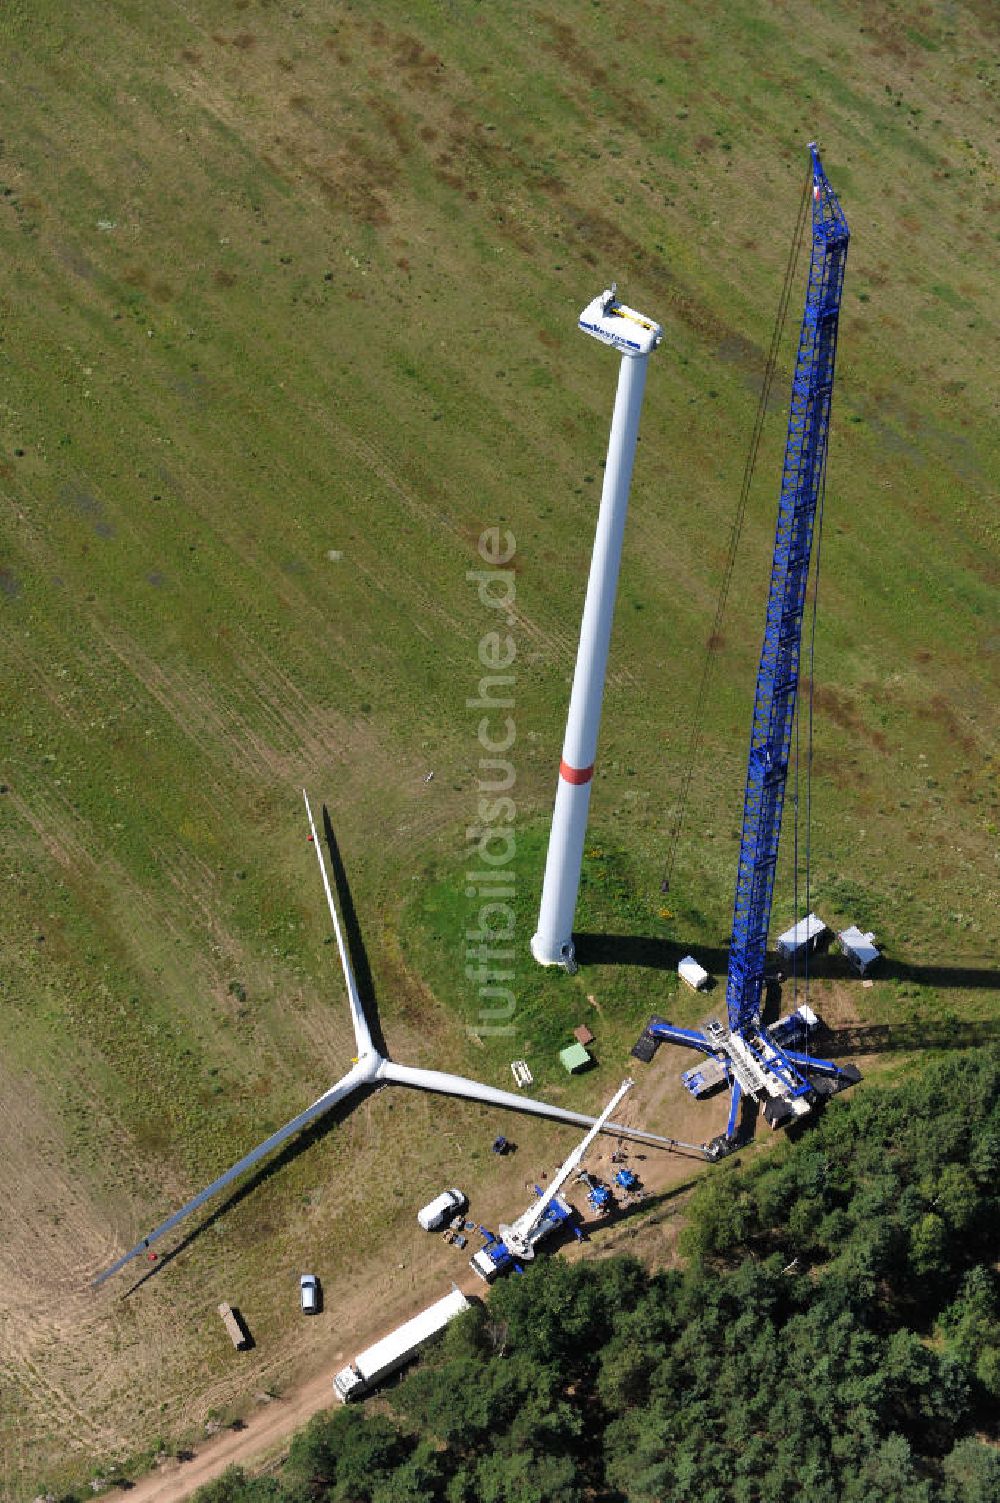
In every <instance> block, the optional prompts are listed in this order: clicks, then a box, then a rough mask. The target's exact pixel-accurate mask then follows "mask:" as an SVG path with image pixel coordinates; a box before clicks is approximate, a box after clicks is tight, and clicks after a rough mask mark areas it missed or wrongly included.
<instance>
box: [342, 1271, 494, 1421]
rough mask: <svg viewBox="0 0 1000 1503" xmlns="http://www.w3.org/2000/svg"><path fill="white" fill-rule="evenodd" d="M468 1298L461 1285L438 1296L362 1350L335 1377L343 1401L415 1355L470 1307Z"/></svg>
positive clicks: (367, 1390) (363, 1391)
mask: <svg viewBox="0 0 1000 1503" xmlns="http://www.w3.org/2000/svg"><path fill="white" fill-rule="evenodd" d="M468 1308H469V1301H468V1300H467V1299H466V1297H465V1295H464V1294H463V1293H462V1291H461V1289H457V1288H456V1289H453V1290H452V1292H451V1293H450V1294H446V1295H445V1297H444V1299H439V1300H437V1301H436V1303H435V1304H433V1305H428V1307H427V1309H426V1310H421V1312H420V1314H419V1315H414V1316H413V1318H412V1320H407V1321H405V1322H404V1323H403V1325H401V1326H397V1328H396V1329H395V1331H390V1333H389V1335H388V1336H383V1337H382V1340H381V1341H376V1342H375V1344H374V1346H370V1347H368V1348H367V1349H366V1350H365V1351H363V1352H359V1353H358V1355H357V1356H356V1357H355V1359H354V1361H353V1362H352V1363H350V1365H349V1366H347V1367H345V1368H343V1369H342V1371H341V1372H339V1373H338V1374H337V1376H336V1377H335V1378H334V1380H333V1391H334V1393H335V1394H336V1396H337V1398H338V1399H339V1400H340V1402H341V1403H342V1404H348V1403H350V1402H351V1401H352V1400H354V1399H360V1398H363V1397H364V1395H365V1394H366V1393H370V1392H371V1390H372V1389H373V1388H376V1387H377V1386H378V1384H379V1383H381V1382H383V1381H384V1380H385V1379H386V1378H388V1377H390V1376H391V1375H392V1374H393V1373H394V1372H398V1370H399V1369H400V1368H401V1367H402V1366H404V1364H405V1363H407V1362H409V1361H410V1359H411V1358H412V1357H415V1356H416V1355H417V1353H418V1352H419V1351H420V1349H421V1347H422V1346H424V1345H426V1343H427V1342H428V1341H430V1339H431V1337H432V1336H436V1335H437V1333H438V1332H439V1331H443V1330H444V1328H445V1326H446V1325H447V1324H448V1322H449V1321H451V1320H454V1319H455V1316H456V1315H461V1313H462V1311H463V1310H468Z"/></svg>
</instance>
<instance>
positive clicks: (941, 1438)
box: [198, 1049, 1000, 1503]
mask: <svg viewBox="0 0 1000 1503" xmlns="http://www.w3.org/2000/svg"><path fill="white" fill-rule="evenodd" d="M998 1182H1000V1051H998V1050H996V1049H993V1050H982V1051H978V1052H969V1053H964V1054H954V1055H949V1056H945V1057H944V1058H942V1059H941V1060H939V1061H938V1062H936V1063H934V1064H932V1065H930V1066H928V1067H927V1068H925V1069H923V1070H922V1071H921V1072H920V1073H918V1074H916V1075H914V1076H912V1077H911V1078H909V1079H907V1080H906V1081H905V1082H904V1083H903V1084H901V1085H898V1086H895V1087H891V1086H879V1087H870V1088H865V1089H862V1090H859V1091H857V1092H855V1093H852V1095H851V1096H850V1097H845V1098H841V1099H839V1100H837V1101H836V1102H834V1103H832V1104H831V1106H830V1107H829V1108H828V1109H827V1110H826V1112H825V1114H824V1115H823V1117H822V1119H821V1120H820V1121H819V1122H815V1123H813V1124H811V1125H810V1126H808V1127H807V1128H806V1129H805V1130H804V1131H802V1132H801V1135H800V1136H799V1137H798V1139H797V1140H793V1139H792V1138H791V1137H788V1138H786V1139H785V1141H783V1142H782V1143H779V1144H776V1145H775V1146H774V1150H773V1151H772V1152H770V1153H768V1154H767V1155H762V1156H761V1157H759V1158H758V1159H756V1160H755V1161H754V1162H752V1163H747V1162H743V1161H741V1160H740V1159H735V1160H733V1161H731V1162H730V1163H728V1164H726V1165H725V1166H724V1167H722V1168H721V1169H719V1170H717V1171H715V1172H714V1173H712V1174H710V1175H709V1176H708V1177H707V1178H706V1180H705V1181H704V1182H703V1184H702V1186H701V1188H700V1189H699V1190H698V1191H697V1192H696V1193H695V1195H694V1197H693V1199H692V1202H691V1206H690V1214H689V1218H688V1222H687V1225H686V1228H685V1231H684V1234H683V1239H682V1248H683V1251H684V1253H685V1265H684V1266H683V1267H682V1268H678V1269H671V1270H668V1271H665V1272H660V1273H656V1274H649V1273H648V1272H646V1270H644V1269H643V1268H642V1267H641V1266H640V1264H638V1263H637V1262H635V1261H633V1260H631V1259H626V1258H608V1259H602V1260H598V1261H595V1260H584V1261H582V1262H577V1263H572V1264H570V1263H567V1262H565V1261H563V1260H562V1259H560V1258H558V1257H554V1258H548V1259H543V1260H540V1261H539V1262H538V1263H537V1264H535V1265H533V1266H532V1267H531V1268H530V1269H529V1270H528V1272H527V1273H526V1274H525V1276H524V1277H523V1278H511V1279H508V1280H507V1281H506V1282H504V1283H501V1284H499V1285H497V1286H496V1287H495V1288H494V1289H493V1290H492V1292H491V1294H490V1296H489V1301H488V1304H486V1305H485V1306H482V1307H475V1308H473V1309H472V1310H470V1311H469V1312H468V1314H467V1315H465V1316H463V1317H462V1318H461V1319H460V1320H458V1321H456V1322H455V1323H454V1324H453V1325H452V1326H451V1327H450V1328H449V1330H448V1331H447V1333H446V1334H445V1337H444V1339H443V1341H442V1342H441V1343H440V1345H439V1346H438V1347H437V1349H436V1350H435V1351H434V1352H433V1353H432V1354H431V1355H430V1356H429V1357H428V1358H427V1360H425V1361H424V1362H423V1363H422V1364H421V1365H420V1366H419V1367H418V1368H416V1369H415V1370H413V1371H412V1372H411V1373H410V1374H409V1376H407V1377H406V1378H405V1379H404V1381H402V1382H401V1383H400V1384H399V1386H398V1387H396V1388H395V1389H393V1390H391V1391H390V1393H389V1394H388V1395H387V1403H384V1404H382V1405H381V1406H379V1407H378V1408H376V1409H372V1408H371V1407H359V1408H356V1409H337V1410H335V1411H327V1412H325V1413H323V1414H321V1415H317V1416H316V1417H315V1418H314V1420H313V1421H312V1423H311V1424H310V1425H309V1426H308V1427H307V1428H306V1429H305V1430H304V1431H302V1432H300V1433H299V1434H298V1435H297V1436H296V1437H295V1439H294V1442H293V1444H292V1447H291V1452H290V1455H289V1458H288V1461H287V1464H286V1465H285V1467H284V1468H283V1470H282V1473H281V1475H280V1477H279V1478H268V1479H262V1480H253V1479H249V1478H247V1477H245V1476H244V1475H243V1473H242V1472H240V1471H239V1470H238V1469H232V1470H231V1471H229V1472H228V1473H227V1474H226V1475H225V1476H224V1477H222V1478H220V1479H219V1480H218V1481H217V1482H216V1483H214V1484H212V1485H211V1486H209V1487H207V1488H205V1489H202V1491H201V1492H200V1493H199V1494H198V1498H199V1499H200V1503H318V1500H323V1503H327V1500H328V1503H411V1500H412V1503H417V1500H421V1503H425V1500H426V1503H437V1500H440V1503H583V1500H587V1503H691V1500H693V1499H697V1500H698V1503H779V1500H781V1503H785V1500H787V1499H788V1498H794V1497H808V1498H809V1500H810V1503H996V1500H997V1498H998V1497H1000V1451H998V1449H997V1440H998V1418H997V1417H998V1415H1000V1276H998V1266H997V1257H998V1249H1000V1199H998V1194H997V1186H998Z"/></svg>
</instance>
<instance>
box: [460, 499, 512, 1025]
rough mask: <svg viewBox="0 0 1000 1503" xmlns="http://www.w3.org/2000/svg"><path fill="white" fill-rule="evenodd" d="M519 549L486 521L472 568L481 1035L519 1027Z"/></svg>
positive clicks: (473, 920)
mask: <svg viewBox="0 0 1000 1503" xmlns="http://www.w3.org/2000/svg"><path fill="white" fill-rule="evenodd" d="M516 550H517V545H516V543H515V541H514V534H513V533H512V532H508V531H506V530H502V529H501V528H499V527H487V528H486V529H485V531H484V532H483V533H482V534H481V536H480V538H479V557H480V559H481V560H482V562H483V564H484V565H485V567H484V568H482V569H470V570H469V571H468V573H467V574H466V579H467V580H468V581H469V583H470V584H472V585H474V586H475V588H476V591H477V593H478V597H479V601H480V604H481V605H482V607H483V609H484V611H486V612H487V623H488V629H487V630H486V631H484V632H483V634H482V636H481V637H480V638H479V642H478V645H477V653H476V656H477V677H478V683H477V686H476V687H477V691H478V692H477V693H476V694H475V695H470V697H469V698H468V699H467V700H466V702H465V703H466V707H467V708H468V709H469V710H471V711H472V712H474V713H475V715H476V740H477V741H478V743H479V760H478V771H477V776H476V809H475V819H474V822H473V823H472V824H471V825H469V826H468V828H467V830H466V832H465V833H466V839H467V841H468V845H469V861H468V870H467V871H466V873H465V881H466V887H465V895H466V897H467V898H469V899H471V911H470V914H469V921H468V924H467V927H466V930H465V974H466V977H467V978H468V980H469V981H471V982H473V983H474V984H475V986H476V987H477V990H478V1002H479V1013H478V1021H477V1022H476V1023H475V1024H470V1025H469V1031H470V1032H471V1033H474V1034H476V1035H477V1036H478V1037H482V1036H483V1035H487V1034H492V1035H497V1034H500V1035H505V1034H512V1033H513V1032H514V1022H513V1018H514V1008H515V1006H516V1003H515V997H514V990H513V985H512V983H513V981H514V957H515V953H516V946H515V928H516V923H517V920H516V910H515V906H514V896H515V891H516V867H515V856H516V854H517V835H516V831H515V821H516V817H517V805H516V803H515V802H514V797H513V790H514V783H515V781H516V778H517V772H516V768H515V764H514V756H513V752H514V743H515V741H516V740H517V727H516V724H515V720H514V713H513V712H514V688H515V683H516V678H517V675H516V670H515V668H514V663H515V660H516V658H517V643H516V641H515V639H514V636H513V633H512V630H511V628H512V627H513V626H514V624H515V614H514V605H515V601H516V598H517V580H516V577H515V574H514V568H513V559H514V554H515V552H516Z"/></svg>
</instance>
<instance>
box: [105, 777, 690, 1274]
mask: <svg viewBox="0 0 1000 1503" xmlns="http://www.w3.org/2000/svg"><path fill="white" fill-rule="evenodd" d="M302 797H303V798H304V799H305V805H306V814H307V816H308V819H309V829H310V832H311V835H312V841H313V844H314V846H315V847H316V859H317V860H318V862H319V869H320V874H321V876H322V878H323V889H324V891H325V893H326V901H327V904H328V906H329V909H330V917H331V919H332V920H333V932H334V935H335V937H336V941H337V950H338V952H339V954H340V964H341V966H342V968H343V972H344V981H345V983H346V985H347V1000H348V1004H349V1006H350V1009H351V1022H352V1023H353V1025H354V1038H355V1041H356V1043H357V1050H358V1054H357V1060H356V1062H355V1064H354V1066H353V1068H352V1069H350V1070H348V1072H347V1074H346V1075H343V1076H342V1077H341V1078H340V1080H338V1081H337V1082H336V1083H335V1084H334V1085H332V1086H331V1087H330V1089H329V1090H328V1091H324V1093H323V1095H322V1096H320V1097H319V1098H318V1100H316V1101H314V1102H313V1104H312V1106H307V1107H306V1109H305V1111H304V1112H300V1113H299V1115H298V1116H297V1117H293V1118H292V1120H291V1121H290V1122H286V1123H285V1125H284V1127H279V1128H278V1130H277V1132H273V1133H272V1134H271V1136H270V1137H269V1138H265V1139H264V1141H263V1143H258V1144H257V1147H256V1148H252V1149H251V1150H250V1152H249V1153H246V1154H244V1155H243V1157H242V1158H241V1159H240V1160H239V1161H238V1163H235V1164H233V1166H232V1168H230V1169H227V1170H226V1172H225V1173H224V1174H220V1175H219V1177H218V1179H214V1180H213V1181H212V1183H211V1184H210V1185H206V1186H205V1188H204V1190H199V1192H198V1194H197V1195H194V1196H192V1198H191V1199H190V1200H189V1201H188V1202H187V1203H186V1204H185V1205H183V1206H181V1208H180V1210H179V1211H174V1213H173V1214H172V1215H171V1216H168V1217H167V1219H166V1221H161V1222H160V1225H159V1226H157V1227H154V1228H153V1230H152V1231H151V1232H149V1233H148V1234H147V1235H146V1236H145V1237H143V1238H142V1240H141V1241H140V1242H137V1243H136V1245H135V1246H134V1247H132V1248H130V1249H129V1251H128V1252H127V1253H123V1255H122V1256H121V1257H120V1258H118V1260H117V1261H116V1262H114V1263H112V1265H111V1267H110V1268H106V1269H105V1270H104V1272H103V1273H100V1274H98V1276H97V1278H96V1279H94V1286H95V1287H97V1286H98V1285H100V1284H103V1283H104V1281H105V1280H106V1279H109V1278H111V1277H112V1275H113V1274H116V1273H117V1272H118V1271H119V1270H120V1269H121V1268H124V1267H125V1264H126V1263H129V1262H131V1260H132V1259H133V1258H135V1257H138V1256H139V1254H140V1253H144V1252H146V1251H147V1250H148V1249H149V1248H150V1247H152V1245H153V1243H154V1242H157V1241H159V1239H160V1238H161V1237H163V1236H165V1235H166V1233H167V1232H169V1231H172V1230H173V1228H174V1227H175V1226H178V1225H179V1224H180V1223H181V1222H182V1221H184V1220H185V1219H186V1218H187V1217H188V1216H190V1215H191V1214H192V1213H193V1212H194V1211H197V1210H198V1208H199V1207H200V1206H203V1205H204V1204H205V1202H206V1201H208V1200H211V1198H212V1197H213V1196H214V1195H218V1194H219V1192H220V1191H221V1190H224V1189H225V1188H226V1187H227V1185H231V1184H232V1183H233V1182H234V1181H235V1180H237V1179H239V1178H240V1176H241V1175H243V1174H246V1172H247V1171H248V1170H249V1169H252V1168H253V1167H254V1165H255V1164H258V1163H260V1161H261V1160H262V1159H264V1158H266V1157H267V1156H268V1154H271V1153H273V1152H274V1151H275V1149H276V1148H280V1147H281V1145H282V1143H286V1142H287V1141H288V1139H289V1138H292V1137H294V1136H295V1134H296V1133H298V1132H301V1131H302V1129H303V1128H304V1127H307V1126H308V1125H309V1123H310V1122H315V1121H316V1120H317V1118H319V1117H322V1116H324V1115H325V1113H327V1112H329V1111H331V1110H332V1108H333V1107H335V1106H336V1105H337V1103H338V1102H340V1101H344V1100H345V1099H346V1098H347V1097H348V1096H351V1095H353V1093H354V1092H355V1091H359V1090H361V1089H362V1088H363V1087H366V1086H367V1087H371V1086H378V1085H405V1086H415V1087H417V1088H418V1089H420V1090H425V1091H436V1092H438V1093H439V1094H441V1095H444V1096H464V1097H466V1098H467V1099H468V1100H470V1101H481V1102H485V1103H486V1104H487V1105H489V1106H503V1107H508V1108H509V1109H511V1110H513V1111H519V1112H528V1113H531V1114H533V1115H534V1116H537V1117H551V1118H554V1119H555V1120H556V1121H557V1122H572V1123H573V1124H575V1125H576V1126H583V1127H595V1126H596V1125H597V1124H596V1121H595V1119H594V1118H593V1117H586V1116H583V1115H582V1114H581V1113H580V1112H570V1111H566V1110H565V1108H564V1107H561V1106H550V1105H549V1103H548V1102H546V1101H535V1100H533V1099H532V1098H531V1097H528V1096H517V1095H515V1094H514V1093H513V1091H503V1090H500V1089H498V1088H497V1087H496V1086H490V1085H484V1084H482V1083H481V1082H479V1081H475V1080H468V1079H466V1077H465V1076H464V1075H450V1074H447V1073H446V1072H444V1071H442V1070H424V1069H422V1068H420V1067H419V1066H416V1065H400V1064H397V1063H396V1061H395V1060H392V1059H390V1058H389V1057H388V1056H387V1055H384V1054H380V1053H379V1051H378V1050H377V1049H376V1047H375V1044H374V1042H373V1040H372V1036H371V1029H370V1028H369V1026H368V1019H367V1018H366V1017H365V1011H364V1007H363V1006H362V1003H361V997H360V995H359V993H358V986H357V982H356V980H355V978H354V968H353V967H352V965H351V961H350V956H349V955H348V953H347V945H346V944H345V942H344V935H343V931H342V929H341V926H340V919H339V917H338V914H337V905H336V903H335V902H334V897H333V891H332V889H331V887H330V879H329V877H328V875H327V870H326V862H325V861H324V860H323V851H322V847H321V846H320V842H319V836H318V835H317V833H316V826H315V824H314V822H313V816H312V809H311V808H310V806H309V797H308V795H307V793H306V791H305V789H303V790H302ZM605 1117H606V1114H605ZM601 1126H602V1127H603V1128H604V1130H605V1131H607V1132H609V1133H615V1134H617V1135H618V1136H619V1137H621V1136H625V1137H630V1138H636V1139H639V1140H640V1141H642V1142H645V1143H655V1144H659V1145H661V1146H663V1147H667V1148H669V1147H672V1146H673V1145H674V1143H675V1139H673V1138H664V1137H659V1136H657V1134H655V1133H647V1132H640V1131H639V1130H638V1129H637V1128H631V1127H619V1126H617V1125H616V1124H615V1123H613V1122H606V1121H604V1120H602V1122H601Z"/></svg>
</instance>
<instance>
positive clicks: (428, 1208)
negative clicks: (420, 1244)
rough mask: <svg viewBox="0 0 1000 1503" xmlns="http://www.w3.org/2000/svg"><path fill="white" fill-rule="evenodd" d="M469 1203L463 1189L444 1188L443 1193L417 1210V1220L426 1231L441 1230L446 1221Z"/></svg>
mask: <svg viewBox="0 0 1000 1503" xmlns="http://www.w3.org/2000/svg"><path fill="white" fill-rule="evenodd" d="M468 1204H469V1202H468V1200H467V1199H466V1198H465V1196H464V1195H463V1194H462V1192H461V1190H442V1191H441V1194H440V1195H438V1196H437V1197H436V1198H435V1199H434V1200H432V1201H431V1202H430V1203H429V1204H428V1205H425V1206H424V1207H423V1209H422V1210H420V1211H418V1212H417V1220H418V1221H419V1222H420V1225H421V1226H422V1227H423V1229H424V1231H425V1232H436V1231H440V1229H441V1227H443V1226H444V1224H445V1222H446V1221H450V1220H451V1218H452V1216H455V1215H457V1213H458V1212H459V1211H464V1210H465V1208H466V1206H467V1205H468Z"/></svg>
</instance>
